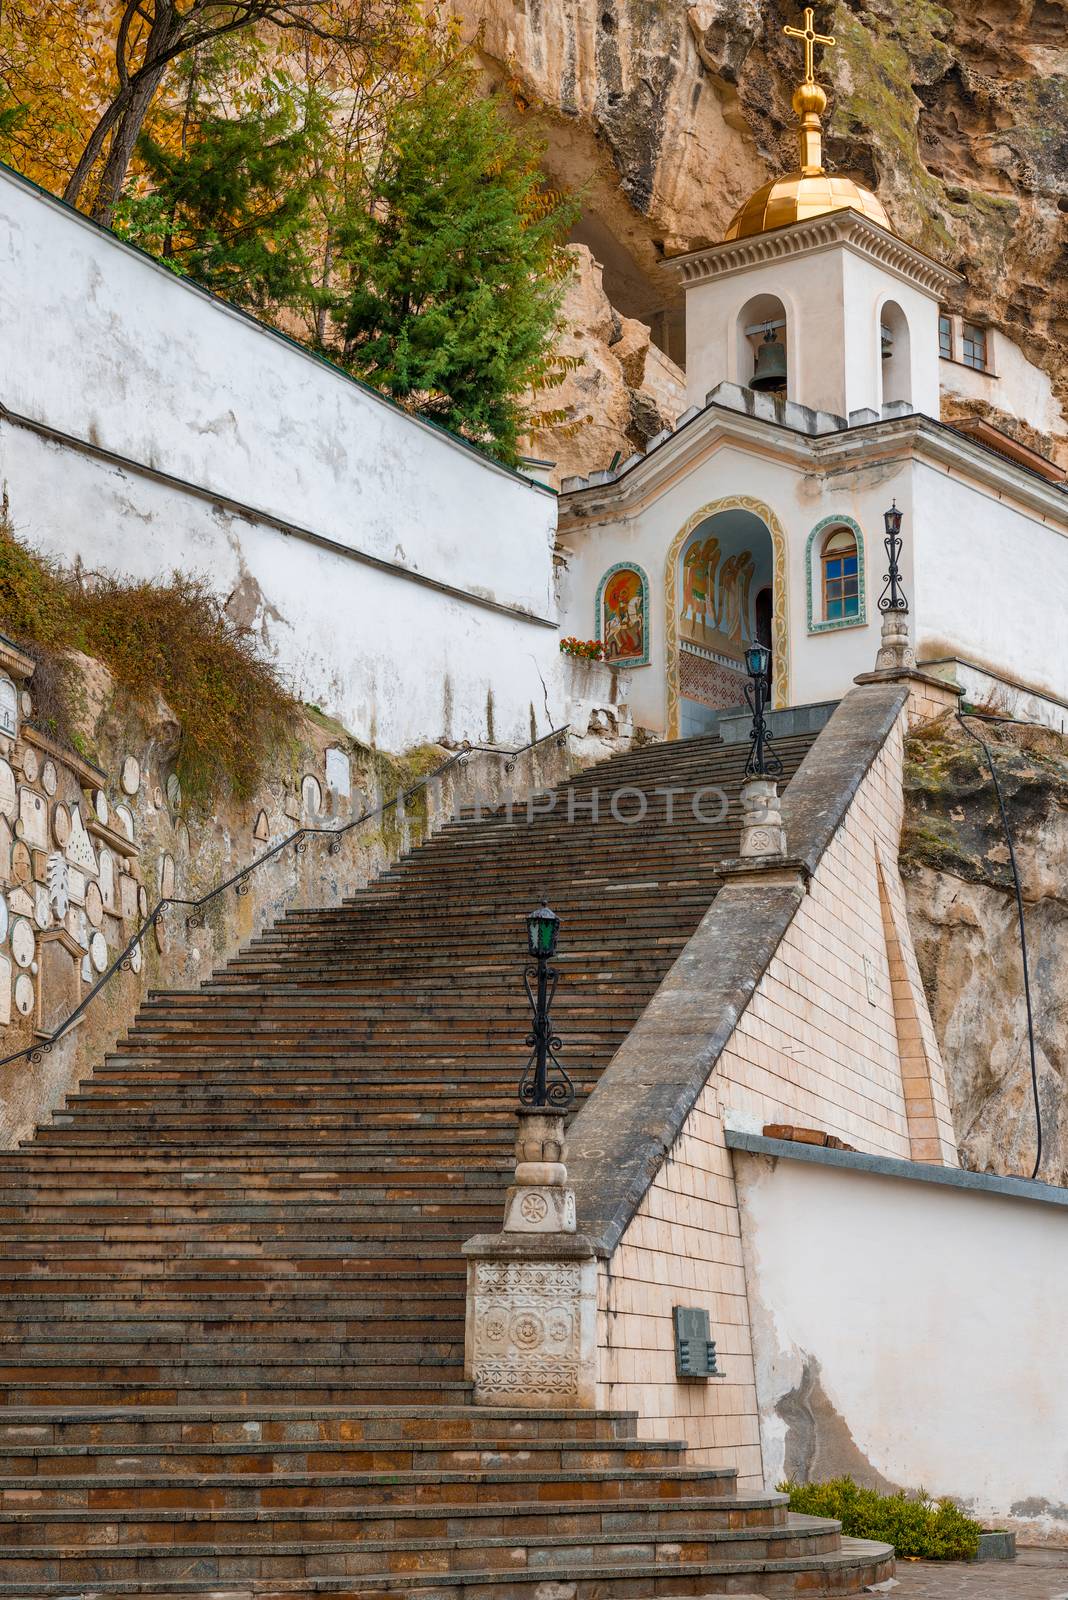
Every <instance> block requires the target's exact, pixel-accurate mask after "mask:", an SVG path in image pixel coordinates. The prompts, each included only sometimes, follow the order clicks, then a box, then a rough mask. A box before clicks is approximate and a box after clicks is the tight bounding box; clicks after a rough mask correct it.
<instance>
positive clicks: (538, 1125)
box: [504, 1106, 575, 1233]
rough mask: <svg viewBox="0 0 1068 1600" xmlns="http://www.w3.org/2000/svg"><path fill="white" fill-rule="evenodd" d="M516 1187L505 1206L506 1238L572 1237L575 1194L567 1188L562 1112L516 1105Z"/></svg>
mask: <svg viewBox="0 0 1068 1600" xmlns="http://www.w3.org/2000/svg"><path fill="white" fill-rule="evenodd" d="M518 1116H519V1130H518V1132H517V1134H516V1141H515V1182H514V1183H513V1184H512V1187H511V1188H510V1189H509V1191H508V1194H507V1196H506V1198H505V1202H504V1231H505V1233H574V1231H575V1191H574V1189H569V1188H568V1184H567V1167H566V1166H565V1164H564V1162H565V1159H566V1155H567V1146H566V1143H565V1141H564V1115H563V1112H562V1111H546V1110H542V1109H540V1108H535V1107H533V1106H530V1107H528V1106H521V1107H520V1109H519V1112H518Z"/></svg>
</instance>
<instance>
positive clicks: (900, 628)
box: [875, 500, 916, 672]
mask: <svg viewBox="0 0 1068 1600" xmlns="http://www.w3.org/2000/svg"><path fill="white" fill-rule="evenodd" d="M901 520H902V513H901V512H900V511H899V510H898V507H897V501H896V500H895V501H894V502H893V504H892V505H891V507H890V510H889V511H884V512H883V522H884V524H885V526H886V537H885V538H884V540H883V544H884V545H885V546H886V577H885V579H884V583H883V592H882V594H881V595H880V596H879V610H880V611H881V612H882V614H883V632H882V640H881V642H880V645H879V654H878V655H877V656H876V658H875V670H876V672H914V671H915V669H916V655H915V652H914V651H913V649H912V646H911V645H910V644H909V603H908V600H907V599H906V597H905V591H904V588H903V587H902V584H901V569H900V568H899V566H898V558H899V556H900V555H901V545H902V539H901Z"/></svg>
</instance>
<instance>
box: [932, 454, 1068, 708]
mask: <svg viewBox="0 0 1068 1600" xmlns="http://www.w3.org/2000/svg"><path fill="white" fill-rule="evenodd" d="M912 485H913V499H912V505H913V515H914V518H915V522H916V524H917V525H918V526H919V528H920V529H921V530H924V534H923V536H921V537H920V538H918V539H917V540H916V547H915V553H914V557H913V561H914V572H915V579H914V583H915V588H914V592H913V595H911V596H910V598H912V599H913V602H914V614H915V627H916V646H917V654H918V655H919V657H920V659H921V661H923V660H938V659H941V658H943V657H946V656H960V657H962V658H963V659H964V660H965V661H967V662H970V663H971V664H972V665H973V666H975V667H976V668H979V669H981V670H982V671H984V672H988V673H990V674H992V675H993V676H994V677H1002V678H1005V679H1008V680H1009V682H1010V683H1014V684H1018V685H1022V686H1024V687H1025V688H1028V689H1032V690H1037V691H1038V692H1039V693H1046V694H1049V695H1051V696H1052V697H1053V698H1054V699H1056V700H1062V701H1063V700H1066V699H1068V632H1066V630H1065V627H1064V618H1065V616H1066V615H1068V538H1066V536H1065V533H1064V531H1063V529H1062V528H1058V527H1057V526H1055V525H1054V524H1053V522H1052V520H1049V521H1045V520H1043V517H1042V515H1041V514H1039V513H1035V512H1028V511H1027V510H1026V509H1025V508H1024V507H1022V506H1020V505H1018V504H1014V503H1013V501H1012V499H1011V498H1010V497H1009V495H1007V494H1006V496H1005V498H1004V499H1003V500H1002V501H1001V502H997V501H994V500H992V499H991V497H990V496H989V495H986V494H982V493H980V492H979V491H978V490H977V489H975V488H974V487H972V486H971V485H969V484H968V483H967V482H966V481H965V480H964V479H963V478H962V477H961V476H960V475H959V474H955V473H954V474H951V473H949V472H946V471H944V470H940V469H938V468H937V467H935V466H933V465H927V464H925V463H922V462H921V463H917V465H916V466H915V467H914V469H913V475H912ZM927 530H929V532H928V531H927ZM1043 720H1050V719H1048V718H1043ZM1057 720H1058V719H1056V718H1055V719H1054V725H1056V721H1057Z"/></svg>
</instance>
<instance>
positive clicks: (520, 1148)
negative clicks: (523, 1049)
mask: <svg viewBox="0 0 1068 1600" xmlns="http://www.w3.org/2000/svg"><path fill="white" fill-rule="evenodd" d="M559 936H560V918H559V917H558V916H557V915H556V912H555V911H552V910H551V909H550V908H549V906H548V904H547V903H546V902H545V901H544V900H543V901H542V902H541V904H540V905H539V906H538V908H537V910H536V911H532V912H531V913H530V915H529V917H528V918H527V954H528V956H529V957H530V960H529V961H528V963H527V969H526V972H525V973H524V975H523V981H524V983H525V985H526V991H527V999H528V1000H529V1001H530V1008H531V1010H532V1011H533V1013H534V1020H533V1023H532V1024H531V1029H530V1033H529V1034H528V1035H527V1045H528V1047H529V1049H530V1057H529V1059H528V1061H527V1065H526V1070H525V1071H524V1073H523V1077H522V1079H521V1081H520V1084H519V1128H518V1131H517V1133H516V1146H515V1160H516V1168H515V1182H514V1183H513V1185H512V1187H511V1188H510V1189H509V1191H508V1195H507V1198H506V1200H505V1207H504V1229H505V1232H506V1233H561V1232H562V1233H573V1232H574V1231H575V1196H574V1191H573V1190H571V1189H569V1188H568V1187H567V1168H566V1167H565V1165H564V1116H565V1113H566V1112H567V1111H568V1110H569V1108H570V1107H571V1105H572V1103H573V1101H574V1098H575V1090H574V1085H573V1084H572V1082H571V1079H570V1078H569V1077H568V1075H567V1073H566V1072H565V1071H564V1069H563V1067H562V1066H561V1065H560V1061H559V1058H558V1057H557V1054H556V1052H557V1051H558V1050H559V1048H560V1040H559V1038H558V1036H557V1033H556V1030H555V1029H554V1027H553V1023H552V1016H551V1014H550V1008H551V1006H552V1000H553V995H554V994H555V993H556V985H557V981H558V979H559V974H558V973H557V971H556V969H555V967H551V966H550V965H549V962H550V961H551V959H552V957H553V956H554V955H555V954H556V941H557V939H558V938H559ZM550 1068H551V1069H552V1073H553V1076H552V1080H551V1081H550V1077H549V1072H550Z"/></svg>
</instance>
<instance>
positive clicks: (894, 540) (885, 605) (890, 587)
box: [879, 500, 909, 613]
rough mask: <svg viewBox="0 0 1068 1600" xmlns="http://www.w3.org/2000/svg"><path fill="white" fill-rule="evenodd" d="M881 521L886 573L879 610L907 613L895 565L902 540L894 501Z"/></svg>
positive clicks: (907, 605) (899, 513)
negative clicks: (883, 525) (884, 525)
mask: <svg viewBox="0 0 1068 1600" xmlns="http://www.w3.org/2000/svg"><path fill="white" fill-rule="evenodd" d="M883 521H884V523H885V524H886V538H885V539H884V540H883V544H884V545H885V546H886V561H887V573H886V579H885V586H884V588H883V592H882V594H881V595H880V596H879V610H880V611H882V612H884V613H885V612H888V611H906V612H907V611H908V608H909V603H908V601H907V600H906V598H905V591H904V589H903V588H902V587H901V572H900V570H899V568H898V564H897V558H898V556H899V555H900V554H901V544H902V539H901V512H900V511H899V510H898V509H897V501H896V500H895V501H894V502H893V504H892V505H891V507H890V510H889V511H884V512H883Z"/></svg>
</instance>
